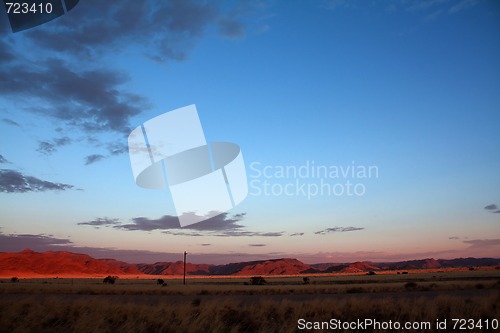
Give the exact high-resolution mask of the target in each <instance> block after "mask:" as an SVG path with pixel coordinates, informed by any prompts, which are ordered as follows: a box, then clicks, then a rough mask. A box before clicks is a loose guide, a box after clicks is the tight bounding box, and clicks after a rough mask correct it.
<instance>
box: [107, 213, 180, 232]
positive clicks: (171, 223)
mask: <svg viewBox="0 0 500 333" xmlns="http://www.w3.org/2000/svg"><path fill="white" fill-rule="evenodd" d="M180 227H181V225H180V223H179V219H178V218H177V216H172V215H164V216H162V217H160V218H158V219H149V218H147V217H135V218H133V219H132V223H128V224H120V225H116V226H114V227H113V228H116V229H122V230H129V231H137V230H141V231H153V230H166V229H180Z"/></svg>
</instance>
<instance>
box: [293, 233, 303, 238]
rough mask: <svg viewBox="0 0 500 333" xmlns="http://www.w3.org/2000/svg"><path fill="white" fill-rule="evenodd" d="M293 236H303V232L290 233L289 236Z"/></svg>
mask: <svg viewBox="0 0 500 333" xmlns="http://www.w3.org/2000/svg"><path fill="white" fill-rule="evenodd" d="M293 236H304V233H303V232H295V233H293V234H290V237H293Z"/></svg>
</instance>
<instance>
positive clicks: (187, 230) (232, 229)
mask: <svg viewBox="0 0 500 333" xmlns="http://www.w3.org/2000/svg"><path fill="white" fill-rule="evenodd" d="M245 215H246V213H241V214H235V215H232V216H230V215H229V214H228V213H222V214H220V215H217V216H214V217H212V218H210V219H207V220H205V221H202V222H199V223H196V224H191V225H189V226H187V227H184V228H181V225H180V223H179V219H178V218H177V216H173V215H164V216H162V217H160V218H158V219H150V218H147V217H135V218H132V219H131V223H114V222H118V220H117V219H110V218H107V217H106V218H98V219H96V220H94V221H88V222H80V223H78V225H90V226H94V227H98V226H112V227H113V228H114V229H119V230H127V231H154V230H160V231H162V233H164V234H166V235H174V236H190V237H200V236H213V237H281V236H283V235H284V234H285V232H284V231H279V232H258V231H248V230H242V229H243V228H244V226H243V225H242V224H239V223H238V222H240V221H241V220H243V218H244V217H245ZM107 221H112V222H113V223H107Z"/></svg>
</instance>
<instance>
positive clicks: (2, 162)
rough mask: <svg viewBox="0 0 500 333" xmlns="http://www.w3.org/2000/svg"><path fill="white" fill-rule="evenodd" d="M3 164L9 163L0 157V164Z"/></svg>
mask: <svg viewBox="0 0 500 333" xmlns="http://www.w3.org/2000/svg"><path fill="white" fill-rule="evenodd" d="M5 163H9V161H8V160H7V159H6V158H5V157H3V155H0V164H5Z"/></svg>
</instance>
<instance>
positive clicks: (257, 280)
mask: <svg viewBox="0 0 500 333" xmlns="http://www.w3.org/2000/svg"><path fill="white" fill-rule="evenodd" d="M250 282H251V283H252V285H254V286H261V285H264V284H266V280H265V279H264V278H263V277H262V276H252V277H251V278H250Z"/></svg>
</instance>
